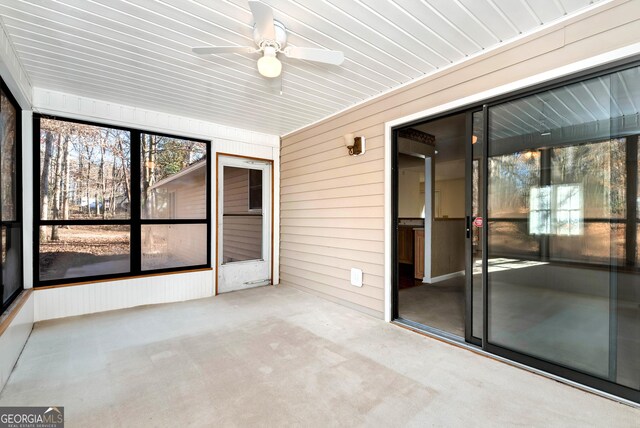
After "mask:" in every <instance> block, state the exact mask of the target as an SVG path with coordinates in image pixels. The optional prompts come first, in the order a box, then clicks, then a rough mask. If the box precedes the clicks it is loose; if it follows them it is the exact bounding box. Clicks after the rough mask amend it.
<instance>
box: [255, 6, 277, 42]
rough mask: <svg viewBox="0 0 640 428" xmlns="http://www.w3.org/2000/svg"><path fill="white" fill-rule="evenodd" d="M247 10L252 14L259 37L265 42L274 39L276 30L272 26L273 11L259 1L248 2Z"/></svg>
mask: <svg viewBox="0 0 640 428" xmlns="http://www.w3.org/2000/svg"><path fill="white" fill-rule="evenodd" d="M249 8H250V9H251V13H252V14H253V20H254V21H255V23H256V28H257V29H258V33H259V34H260V37H262V38H263V39H267V40H275V39H276V30H275V28H274V26H273V9H271V8H270V7H269V6H268V5H266V4H264V3H262V2H259V1H249Z"/></svg>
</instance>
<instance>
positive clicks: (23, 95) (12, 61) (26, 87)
mask: <svg viewBox="0 0 640 428" xmlns="http://www.w3.org/2000/svg"><path fill="white" fill-rule="evenodd" d="M0 49H2V50H1V51H0V74H1V75H2V76H4V83H5V84H6V85H7V87H8V88H9V90H10V91H11V93H12V94H13V96H14V97H15V98H16V100H17V101H18V104H20V106H21V107H22V108H23V109H29V108H31V101H32V99H31V98H32V93H33V86H32V85H31V81H30V80H29V75H28V74H27V72H26V71H25V69H24V65H23V64H22V62H21V61H20V58H19V57H18V55H17V54H16V51H15V48H14V46H13V43H12V41H11V37H9V35H8V33H7V30H6V28H5V26H4V22H3V21H2V18H0Z"/></svg>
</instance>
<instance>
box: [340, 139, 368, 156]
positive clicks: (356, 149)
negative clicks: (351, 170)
mask: <svg viewBox="0 0 640 428" xmlns="http://www.w3.org/2000/svg"><path fill="white" fill-rule="evenodd" d="M344 145H345V146H347V149H349V156H360V155H363V154H364V152H365V150H366V148H365V138H364V136H361V137H355V136H354V135H353V134H345V135H344Z"/></svg>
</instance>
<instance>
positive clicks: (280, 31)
mask: <svg viewBox="0 0 640 428" xmlns="http://www.w3.org/2000/svg"><path fill="white" fill-rule="evenodd" d="M273 27H274V30H275V34H276V39H275V40H268V39H265V38H263V37H262V35H261V34H259V33H258V29H257V28H256V26H255V25H254V26H253V40H254V42H255V43H256V45H258V46H259V47H260V49H264V48H265V47H266V46H271V47H274V48H276V51H280V50H282V49H284V47H285V46H286V45H287V32H286V29H285V27H284V24H282V23H281V22H280V21H275V20H274V21H273Z"/></svg>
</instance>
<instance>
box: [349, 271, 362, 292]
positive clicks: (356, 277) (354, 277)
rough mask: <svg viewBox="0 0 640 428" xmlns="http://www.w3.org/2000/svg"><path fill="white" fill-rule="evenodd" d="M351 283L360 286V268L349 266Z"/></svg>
mask: <svg viewBox="0 0 640 428" xmlns="http://www.w3.org/2000/svg"><path fill="white" fill-rule="evenodd" d="M351 285H355V286H356V287H362V269H356V268H351Z"/></svg>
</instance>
